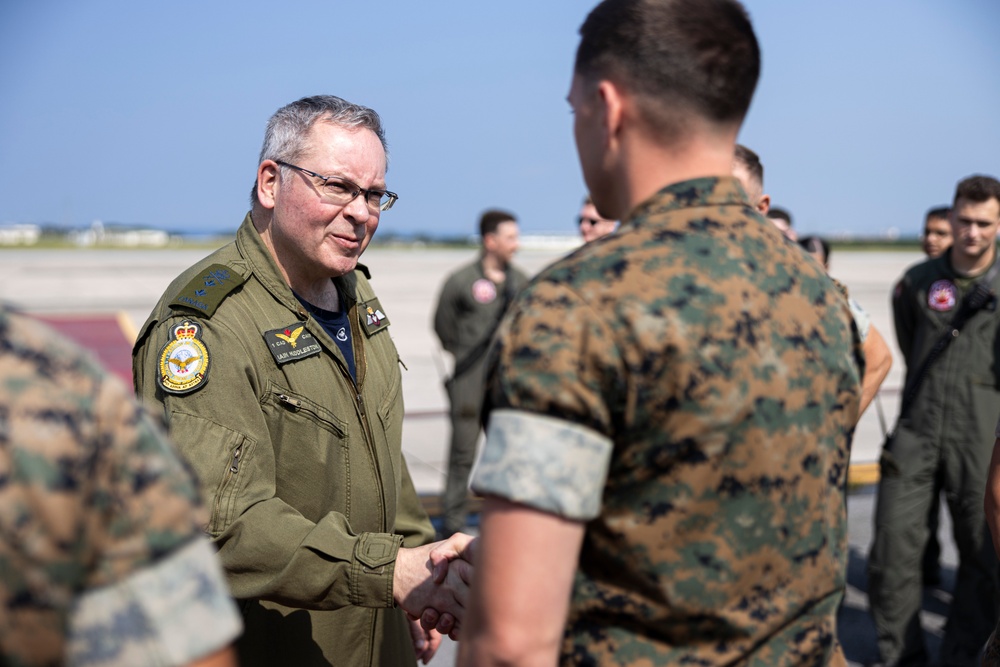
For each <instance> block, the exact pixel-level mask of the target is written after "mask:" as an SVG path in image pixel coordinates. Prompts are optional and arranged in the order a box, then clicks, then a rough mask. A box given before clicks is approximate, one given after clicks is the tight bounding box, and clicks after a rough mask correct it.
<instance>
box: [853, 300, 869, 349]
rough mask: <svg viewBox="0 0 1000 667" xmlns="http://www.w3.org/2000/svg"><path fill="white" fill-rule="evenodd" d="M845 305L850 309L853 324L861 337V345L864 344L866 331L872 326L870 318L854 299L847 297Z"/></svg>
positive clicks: (866, 336) (866, 335)
mask: <svg viewBox="0 0 1000 667" xmlns="http://www.w3.org/2000/svg"><path fill="white" fill-rule="evenodd" d="M847 305H848V306H850V308H851V316H852V317H853V318H854V323H855V324H856V325H857V327H858V334H860V335H861V343H862V344H864V342H865V340H867V338H868V331H869V329H871V326H872V318H871V316H870V315H868V313H867V312H866V311H865V309H864V308H862V307H861V304H860V303H858V302H857V301H855V300H854V299H852V298H850V297H848V299H847Z"/></svg>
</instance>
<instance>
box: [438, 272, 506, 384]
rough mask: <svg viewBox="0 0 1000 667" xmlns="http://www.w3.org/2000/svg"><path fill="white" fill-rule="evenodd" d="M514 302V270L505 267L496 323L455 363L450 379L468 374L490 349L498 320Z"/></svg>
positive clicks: (498, 323) (498, 324)
mask: <svg viewBox="0 0 1000 667" xmlns="http://www.w3.org/2000/svg"><path fill="white" fill-rule="evenodd" d="M513 300H514V269H513V268H512V267H507V277H506V278H505V279H504V283H503V303H502V304H500V310H498V311H497V318H496V321H495V322H493V326H492V327H490V330H489V332H488V333H487V334H486V335H485V336H483V338H482V340H480V341H479V342H478V343H476V346H475V347H473V348H472V349H471V350H469V351H468V352H467V353H466V354H465V356H464V357H462V358H461V359H459V360H458V361H456V362H455V370H454V371H453V372H452V374H451V379H452V380H454V379H455V378H457V377H459V376H462V375H464V374H466V373H468V372H469V370H470V369H471V368H472V367H473V366H475V365H476V362H478V361H479V360H480V359H482V358H483V355H484V354H486V351H487V350H488V349H490V343H492V342H493V334H495V333H496V330H497V327H499V326H500V320H502V319H503V315H504V313H505V312H507V306H509V305H510V302H511V301H513Z"/></svg>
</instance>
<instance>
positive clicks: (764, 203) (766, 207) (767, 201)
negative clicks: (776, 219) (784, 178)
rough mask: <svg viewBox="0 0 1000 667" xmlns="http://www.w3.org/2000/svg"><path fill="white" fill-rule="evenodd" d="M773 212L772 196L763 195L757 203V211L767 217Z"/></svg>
mask: <svg viewBox="0 0 1000 667" xmlns="http://www.w3.org/2000/svg"><path fill="white" fill-rule="evenodd" d="M770 210H771V195H761V196H760V200H758V202H757V211H759V212H760V214H761V215H763V216H764V217H767V212H768V211H770Z"/></svg>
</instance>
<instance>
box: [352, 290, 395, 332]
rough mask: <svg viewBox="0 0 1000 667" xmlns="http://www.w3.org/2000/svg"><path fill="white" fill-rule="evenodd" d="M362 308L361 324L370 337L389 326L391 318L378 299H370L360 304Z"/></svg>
mask: <svg viewBox="0 0 1000 667" xmlns="http://www.w3.org/2000/svg"><path fill="white" fill-rule="evenodd" d="M358 307H359V309H360V310H361V325H362V328H363V329H364V330H365V333H366V334H368V336H369V337H371V336H372V334H376V333H378V332H379V331H382V329H386V328H388V326H389V318H388V317H386V315H385V310H384V309H383V308H382V304H381V303H379V302H378V299H370V300H368V301H365V302H364V303H362V304H359V306H358Z"/></svg>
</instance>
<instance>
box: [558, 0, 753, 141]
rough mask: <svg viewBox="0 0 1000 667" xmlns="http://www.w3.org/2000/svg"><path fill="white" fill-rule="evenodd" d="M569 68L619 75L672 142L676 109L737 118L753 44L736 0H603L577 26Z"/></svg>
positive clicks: (748, 91)
mask: <svg viewBox="0 0 1000 667" xmlns="http://www.w3.org/2000/svg"><path fill="white" fill-rule="evenodd" d="M575 72H576V74H578V75H580V76H581V77H585V78H587V79H590V80H595V79H596V78H611V79H617V80H619V81H620V82H621V83H623V84H624V85H625V86H627V88H628V89H629V91H630V92H631V93H633V94H634V95H635V96H636V97H637V99H638V101H639V104H640V105H641V111H642V113H643V116H644V118H645V120H646V121H647V122H649V123H651V125H652V126H653V127H654V129H656V130H657V131H659V132H661V133H662V134H663V135H664V138H665V139H666V140H667V141H672V140H674V139H675V138H676V136H677V135H679V133H680V131H681V130H682V129H683V126H682V125H681V122H682V119H683V115H679V114H685V113H691V112H694V113H695V114H697V115H698V116H700V117H702V118H705V119H707V120H709V121H713V122H716V123H727V124H728V123H739V122H740V121H742V120H743V117H744V116H746V112H747V109H748V108H749V107H750V100H751V99H752V98H753V93H754V89H755V88H756V86H757V78H758V77H759V76H760V47H759V46H758V44H757V38H756V36H754V32H753V26H752V25H751V24H750V18H749V16H747V12H746V10H745V9H744V8H743V6H742V5H741V4H739V2H736V0H604V2H602V3H601V4H599V5H598V6H597V7H595V8H594V9H593V10H592V11H591V12H590V15H589V16H587V19H586V20H585V21H584V23H583V25H582V26H581V27H580V46H579V47H578V48H577V52H576V65H575Z"/></svg>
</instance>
